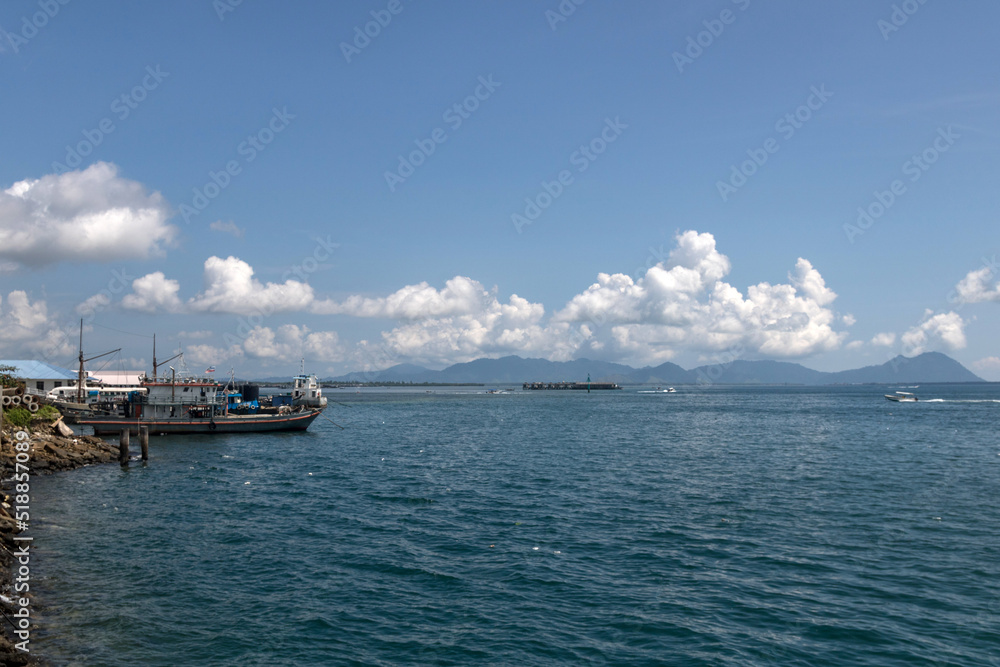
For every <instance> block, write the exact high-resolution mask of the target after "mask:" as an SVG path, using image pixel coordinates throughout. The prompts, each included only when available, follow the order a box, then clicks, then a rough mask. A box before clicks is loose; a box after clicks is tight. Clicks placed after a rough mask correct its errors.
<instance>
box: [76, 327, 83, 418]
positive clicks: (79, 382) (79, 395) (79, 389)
mask: <svg viewBox="0 0 1000 667" xmlns="http://www.w3.org/2000/svg"><path fill="white" fill-rule="evenodd" d="M76 402H77V403H83V318H82V317H81V318H80V370H79V372H78V373H77V376H76Z"/></svg>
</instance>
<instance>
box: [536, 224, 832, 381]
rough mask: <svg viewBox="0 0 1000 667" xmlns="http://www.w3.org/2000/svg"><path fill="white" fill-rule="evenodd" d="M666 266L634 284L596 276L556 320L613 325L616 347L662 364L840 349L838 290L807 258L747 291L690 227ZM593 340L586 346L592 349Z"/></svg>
mask: <svg viewBox="0 0 1000 667" xmlns="http://www.w3.org/2000/svg"><path fill="white" fill-rule="evenodd" d="M676 241H677V248H676V249H675V250H673V251H672V252H671V253H670V256H669V258H668V259H667V261H666V262H664V263H663V264H658V265H656V266H653V267H652V268H650V269H649V270H648V271H647V272H646V274H645V275H644V276H643V277H641V278H639V279H638V280H636V281H633V280H632V279H631V278H630V277H628V276H626V275H624V274H614V275H609V274H606V273H602V274H599V275H598V279H597V283H595V284H593V285H591V286H590V287H589V288H588V289H587V290H586V291H585V292H583V293H582V294H578V295H577V296H575V297H573V299H571V300H570V302H569V303H568V304H567V305H566V307H565V308H564V309H563V310H561V311H559V312H558V313H556V315H555V316H554V319H555V320H556V321H564V322H586V323H589V324H591V325H592V326H594V327H595V328H596V329H608V328H609V327H610V336H607V334H604V335H603V336H602V335H601V334H600V333H598V334H597V338H598V339H599V338H602V337H607V338H609V339H610V342H611V343H612V344H613V346H614V347H615V348H617V349H618V350H619V351H621V352H624V353H625V354H626V355H627V356H628V357H629V358H630V359H633V360H637V361H640V362H653V361H664V360H667V359H670V358H672V357H673V356H675V355H676V354H677V352H678V351H680V350H682V349H686V350H696V351H700V352H711V351H719V350H724V349H740V350H744V351H748V352H753V353H758V354H761V355H764V356H771V357H804V356H808V355H811V354H815V353H817V352H823V351H828V350H833V349H836V348H838V347H839V346H840V344H841V343H842V341H843V339H844V338H845V337H846V334H845V333H839V332H836V331H834V330H833V328H832V326H831V325H832V324H833V322H834V320H835V319H836V317H835V314H834V313H833V311H832V310H830V309H828V308H826V306H828V305H830V304H831V303H832V302H833V301H834V300H835V299H836V298H837V295H836V293H834V292H833V290H831V289H829V288H828V287H827V286H826V283H825V282H824V280H823V277H822V276H821V275H820V273H819V272H818V271H817V270H816V269H815V268H813V266H812V264H810V263H809V262H808V261H807V260H805V259H801V258H800V259H799V260H798V261H797V262H796V265H795V270H794V271H793V272H792V273H790V274H789V283H790V284H787V285H782V284H779V285H771V284H769V283H759V284H757V285H752V286H750V287H749V288H748V289H747V294H746V296H744V295H743V294H742V293H741V292H740V291H739V290H737V289H736V288H735V287H733V286H732V285H730V284H728V283H726V282H723V281H722V278H723V277H724V276H725V275H726V274H727V273H728V272H729V270H730V262H729V259H728V258H727V257H726V256H725V255H722V254H720V253H719V252H718V251H717V250H716V247H715V239H714V237H713V236H712V235H711V234H707V233H703V234H698V233H697V232H693V231H687V232H684V233H682V234H680V235H678V236H677V239H676ZM593 345H594V343H593V342H590V343H588V346H589V347H591V348H592V347H593Z"/></svg>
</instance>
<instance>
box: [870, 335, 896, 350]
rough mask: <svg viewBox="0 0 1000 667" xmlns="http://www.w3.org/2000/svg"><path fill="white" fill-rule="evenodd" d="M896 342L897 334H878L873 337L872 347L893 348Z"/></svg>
mask: <svg viewBox="0 0 1000 667" xmlns="http://www.w3.org/2000/svg"><path fill="white" fill-rule="evenodd" d="M895 342H896V334H894V333H890V332H885V333H877V334H875V336H874V337H872V341H871V343H872V345H875V346H877V347H891V346H892V345H893V344H894V343H895Z"/></svg>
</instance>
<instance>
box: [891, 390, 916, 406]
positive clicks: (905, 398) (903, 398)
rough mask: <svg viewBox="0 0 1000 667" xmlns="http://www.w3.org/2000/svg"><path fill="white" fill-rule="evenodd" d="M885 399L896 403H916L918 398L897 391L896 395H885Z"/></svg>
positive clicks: (905, 392)
mask: <svg viewBox="0 0 1000 667" xmlns="http://www.w3.org/2000/svg"><path fill="white" fill-rule="evenodd" d="M885 397H886V398H887V399H889V400H890V401H895V402H896V403H916V402H917V397H916V395H914V394H911V393H910V392H908V391H897V392H896V393H895V394H885Z"/></svg>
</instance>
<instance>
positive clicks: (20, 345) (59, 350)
mask: <svg viewBox="0 0 1000 667" xmlns="http://www.w3.org/2000/svg"><path fill="white" fill-rule="evenodd" d="M72 351H73V347H72V345H71V344H70V339H69V338H68V337H67V336H66V335H64V334H63V333H62V332H61V331H59V329H58V327H57V326H56V323H55V321H54V320H53V319H52V317H50V315H49V312H48V306H47V305H46V303H45V301H41V300H39V301H35V302H34V303H32V302H31V299H30V298H29V297H28V294H27V292H24V291H21V290H15V291H13V292H10V293H9V294H8V295H7V299H6V301H5V300H4V298H3V296H2V295H0V356H4V357H14V358H16V357H19V356H23V355H24V354H31V355H34V354H36V353H44V354H47V355H59V356H63V355H66V354H68V353H71V352H72Z"/></svg>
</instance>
